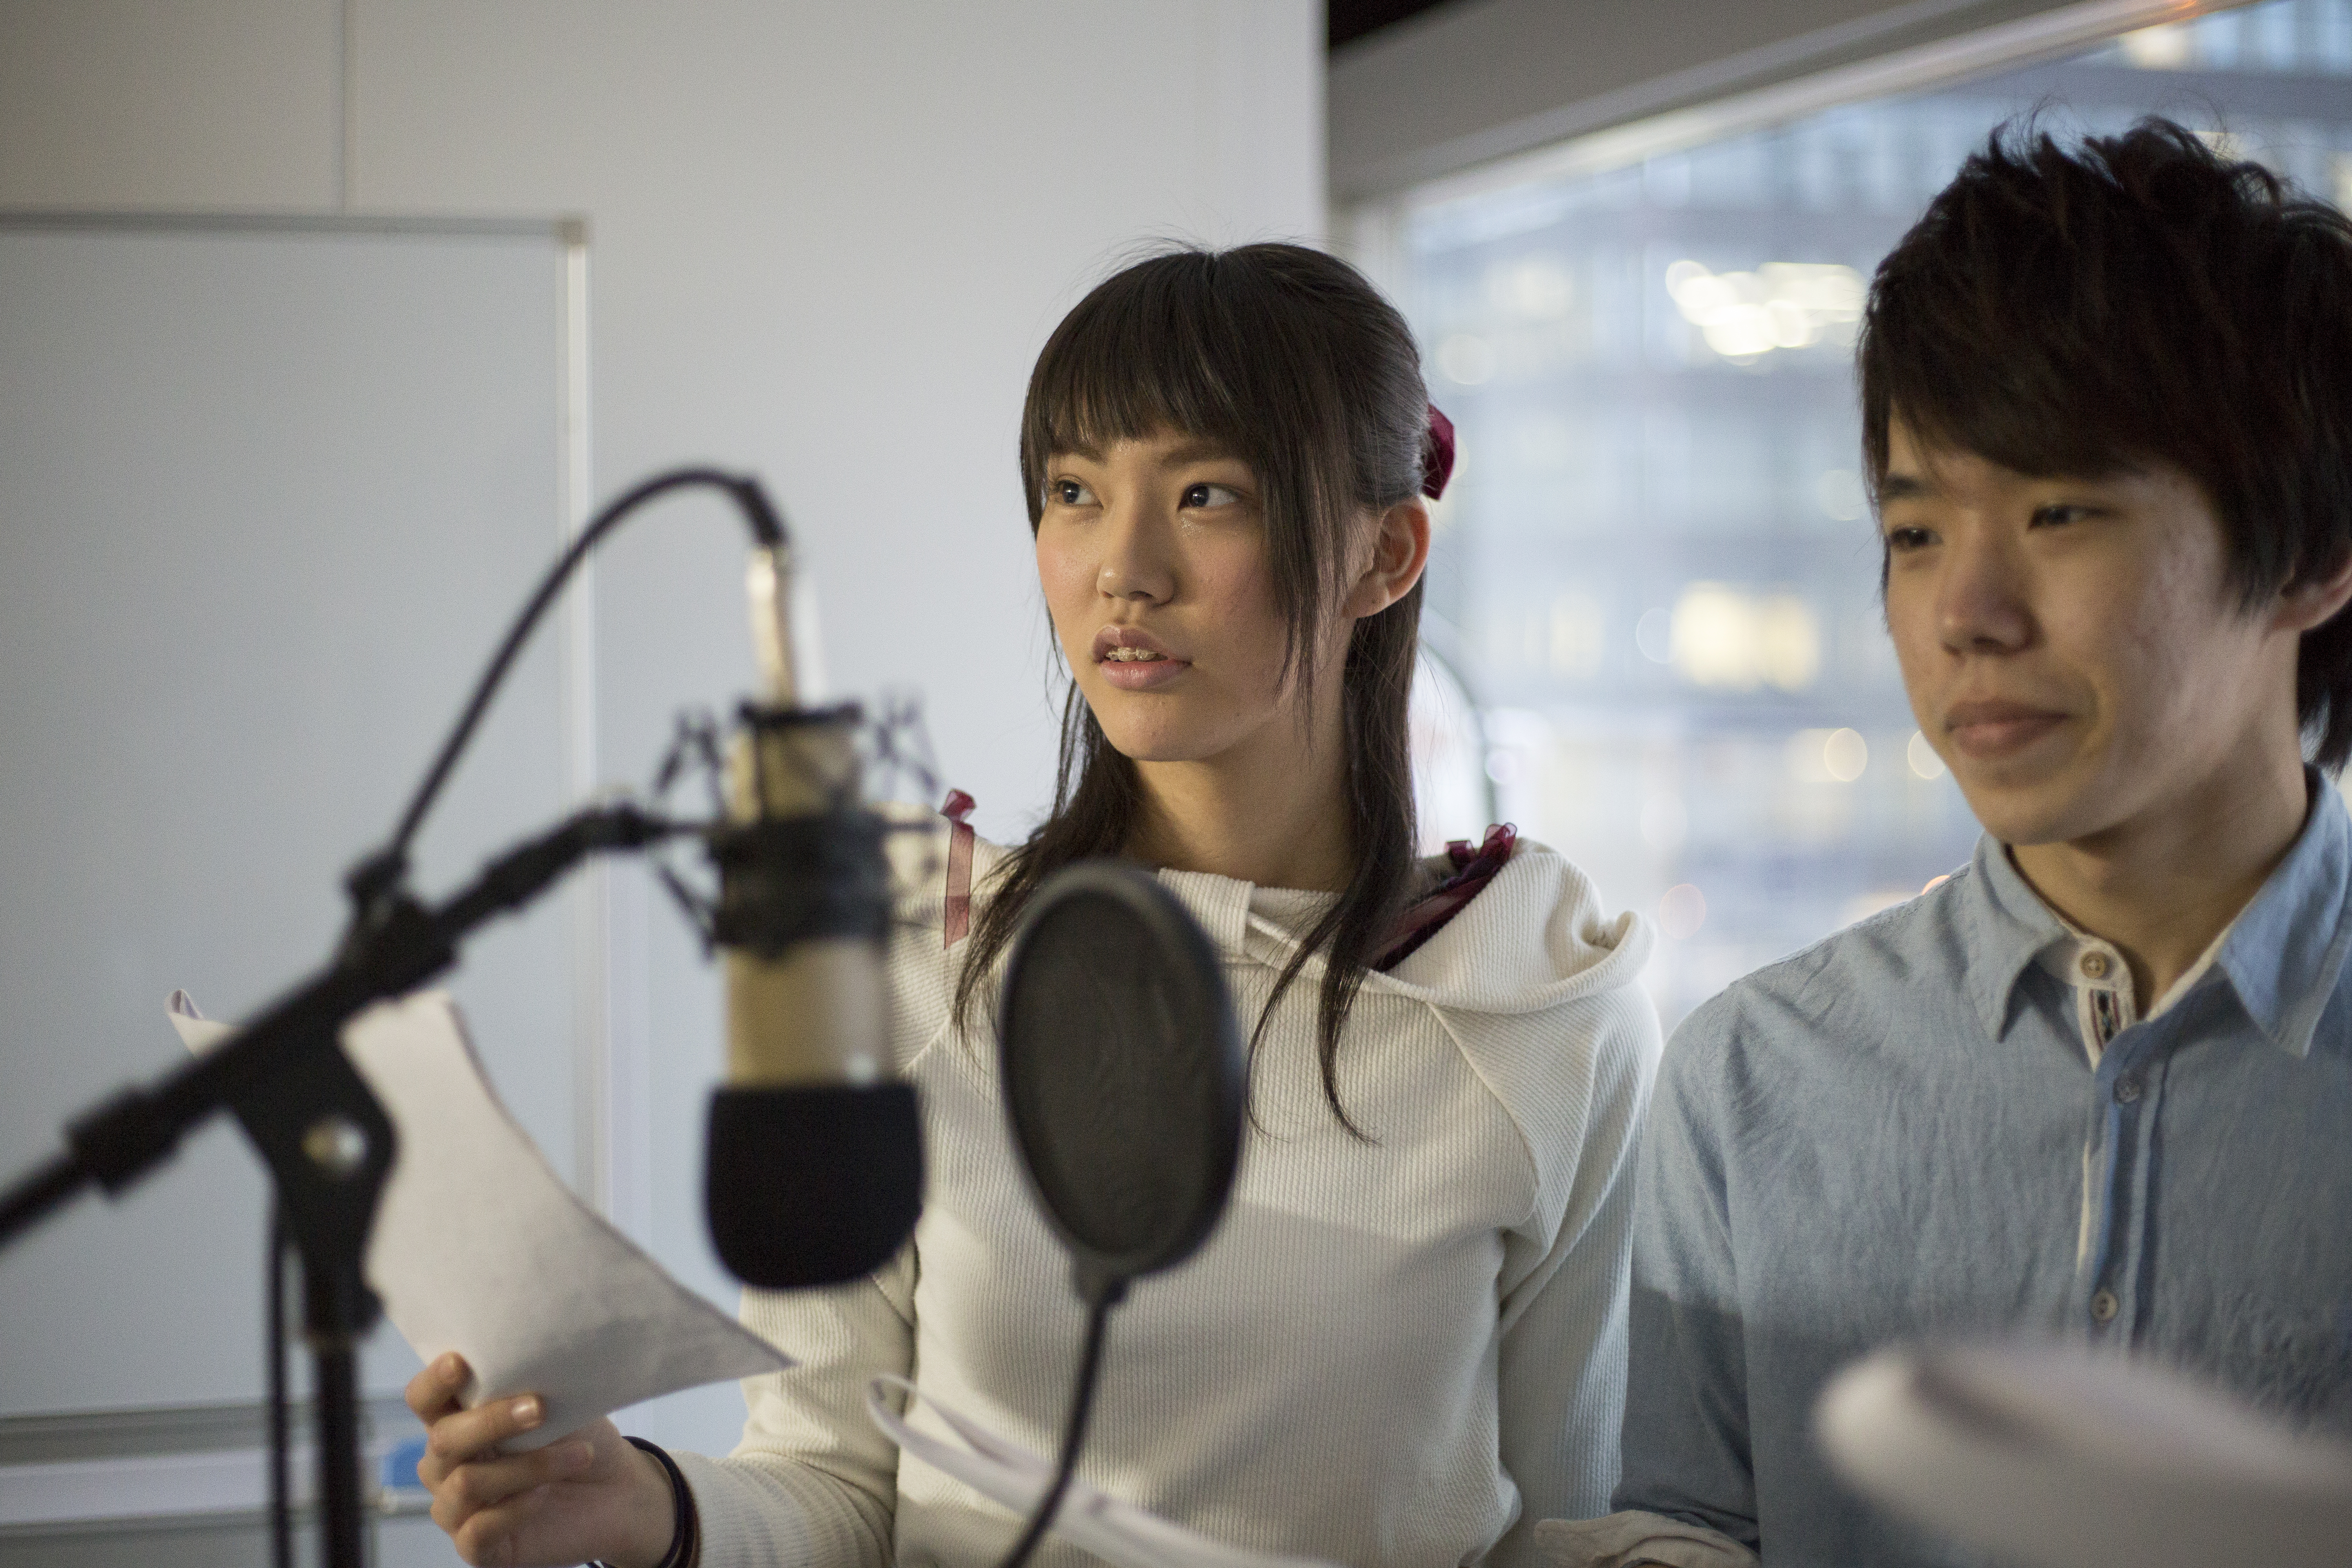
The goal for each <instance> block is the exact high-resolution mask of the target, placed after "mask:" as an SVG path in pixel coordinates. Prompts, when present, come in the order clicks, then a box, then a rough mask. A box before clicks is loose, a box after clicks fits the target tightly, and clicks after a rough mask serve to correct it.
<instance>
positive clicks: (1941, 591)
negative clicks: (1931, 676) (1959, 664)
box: [1936, 528, 2033, 653]
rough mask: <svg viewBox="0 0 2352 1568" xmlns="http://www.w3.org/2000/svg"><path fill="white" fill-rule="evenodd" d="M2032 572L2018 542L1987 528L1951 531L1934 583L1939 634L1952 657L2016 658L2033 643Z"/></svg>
mask: <svg viewBox="0 0 2352 1568" xmlns="http://www.w3.org/2000/svg"><path fill="white" fill-rule="evenodd" d="M2028 575H2029V573H2028V569H2027V566H2026V563H2025V561H2024V560H2023V558H2022V554H2021V552H2020V551H2019V550H2018V549H2017V547H2016V545H2015V543H2014V542H2012V541H2011V540H2008V539H2006V538H2004V537H2002V536H2001V535H2000V533H1999V532H1998V531H1995V530H1992V529H1989V528H1964V529H1956V530H1954V531H1953V537H1952V538H1951V540H1950V542H1949V543H1948V545H1947V546H1946V549H1945V552H1944V562H1943V570H1942V572H1941V573H1940V574H1938V578H1937V584H1936V630H1937V636H1938V637H1940V638H1941V640H1942V642H1943V645H1944V647H1945V648H1946V649H1947V650H1948V651H1949V652H1952V653H2012V652H2015V651H2016V650H2017V649H2019V648H2021V647H2024V646H2025V645H2026V644H2027V643H2028V642H2030V641H2031V640H2032V636H2033V616H2032V609H2031V607H2030V605H2029V600H2028V594H2027V587H2028V583H2027V578H2028Z"/></svg>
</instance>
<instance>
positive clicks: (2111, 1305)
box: [2091, 1290, 2116, 1323]
mask: <svg viewBox="0 0 2352 1568" xmlns="http://www.w3.org/2000/svg"><path fill="white" fill-rule="evenodd" d="M2091 1321H2093V1322H2095V1323H2112V1322H2114V1321H2116V1293H2115V1292H2114V1291H2113V1290H2101V1291H2098V1292H2096V1293H2095V1294H2094V1295H2093V1296H2092V1297H2091Z"/></svg>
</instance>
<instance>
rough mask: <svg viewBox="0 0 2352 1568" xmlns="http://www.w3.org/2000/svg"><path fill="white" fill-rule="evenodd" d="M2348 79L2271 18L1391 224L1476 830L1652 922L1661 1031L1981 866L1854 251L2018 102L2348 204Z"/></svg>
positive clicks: (2351, 177) (1817, 117)
mask: <svg viewBox="0 0 2352 1568" xmlns="http://www.w3.org/2000/svg"><path fill="white" fill-rule="evenodd" d="M2347 76H2352V0H2267V3H2264V4H2259V5H2249V6H2246V7H2244V8H2242V9H2240V10H2235V11H2229V12H2223V13H2220V14H2217V15H2213V16H2205V17H2202V18H2200V19H2198V20H2195V21H2191V22H2187V23H2182V24H2177V25H2173V26H2164V27H2157V28H2150V29H2147V30H2146V31H2143V32H2138V33H2134V34H2131V35H2128V36H2126V37H2122V38H2119V39H2116V40H2115V41H2113V42H2110V43H2108V44H2106V45H2105V46H2103V47H2099V48H2096V49H2094V50H2092V51H2090V52H2088V53H2086V54H2083V55H2080V56H2078V57H2076V58H2071V59H2066V60H2063V61H2059V62H2055V63H2045V64H2038V65H2033V66H2030V67H2026V68H2016V69H2011V70H2008V71H2006V72H2004V73H2003V74H2000V75H1999V76H1994V77H1989V78H1983V79H1977V80H1974V81H1969V82H1965V83H1960V84H1956V85H1947V86H1942V87H1938V88H1937V89H1934V90H1930V91H1926V92H1921V93H1917V94H1914V95H1911V96H1906V97H1900V98H1894V99H1885V100H1875V101H1871V102H1864V103H1853V104H1848V105H1844V106H1842V107H1837V108H1833V109H1829V110H1823V111H1821V112H1817V113H1815V114H1813V115H1811V117H1810V118H1808V119H1804V120H1801V121H1796V122H1794V123H1790V124H1786V125H1782V126H1779V127H1776V128H1772V129H1769V130H1763V131H1757V132H1748V133H1743V134H1738V135H1735V136H1731V137H1729V138H1727V139H1724V140H1719V141H1717V142H1711V143H1708V144H1705V145H1699V146H1692V147H1687V148H1683V149H1680V150H1676V151H1672V152H1665V153H1657V154H1655V155H1653V156H1650V157H1648V158H1647V159H1646V160H1645V161H1643V162H1640V163H1633V164H1631V165H1629V166H1623V167H1618V168H1614V169H1611V170H1608V171H1606V172H1603V173H1598V174H1585V175H1581V176H1579V177H1574V178H1554V179H1550V180H1545V181H1539V182H1536V183H1530V184H1520V185H1517V186H1514V187H1507V188H1490V189H1486V190H1483V191H1479V192H1477V193H1475V194H1472V195H1460V196H1454V197H1448V198H1444V199H1437V198H1428V199H1423V200H1421V201H1419V202H1415V203H1408V204H1407V205H1406V207H1405V208H1404V211H1403V216H1402V229H1401V249H1402V260H1401V265H1402V279H1401V280H1400V282H1401V302H1402V304H1403V305H1404V307H1405V309H1406V310H1407V313H1408V314H1409V315H1410V316H1411V317H1412V321H1413V324H1414V328H1415V331H1417V333H1418V334H1419V335H1420V337H1421V340H1422V343H1423V351H1424V353H1425V354H1426V356H1427V360H1428V363H1429V367H1430V382H1431V388H1432V393H1433V396H1434V397H1435V398H1436V400H1437V402H1438V404H1439V405H1440V406H1441V407H1444V409H1446V411H1447V412H1448V413H1449V414H1451V415H1453V416H1454V419H1455V421H1456V423H1457V425H1458V426H1460V427H1461V431H1462V466H1461V469H1460V474H1459V478H1458V479H1457V481H1456V488H1455V489H1454V491H1453V492H1452V493H1451V494H1449V496H1448V497H1447V499H1446V500H1445V501H1444V503H1443V504H1442V505H1441V507H1440V508H1439V514H1440V515H1439V520H1438V524H1439V525H1438V535H1437V543H1436V548H1435V552H1434V556H1433V565H1432V569H1431V574H1430V586H1429V609H1430V613H1431V619H1432V625H1433V634H1432V640H1433V643H1434V644H1436V645H1437V646H1438V647H1440V649H1441V651H1442V652H1445V653H1447V654H1449V655H1450V656H1451V662H1452V663H1453V664H1454V666H1455V667H1456V668H1458V669H1459V670H1460V672H1461V679H1462V684H1463V685H1464V686H1465V687H1466V688H1467V689H1469V690H1470V691H1471V692H1473V693H1475V697H1476V700H1477V701H1478V702H1479V704H1481V705H1482V711H1481V713H1480V715H1479V717H1480V718H1482V719H1483V730H1484V735H1483V742H1482V743H1483V745H1484V747H1485V750H1486V759H1487V772H1488V773H1489V775H1490V776H1491V779H1492V782H1493V786H1494V788H1493V794H1494V796H1495V798H1496V806H1497V808H1498V809H1499V811H1500V813H1501V815H1502V816H1506V817H1507V818H1509V819H1511V820H1514V821H1516V822H1517V823H1518V824H1519V826H1520V827H1521V829H1522V831H1524V832H1525V833H1527V834H1528V835H1529V836H1531V837H1536V838H1538V839H1541V840H1543V841H1545V842H1547V843H1549V844H1551V845H1553V846H1555V847H1558V848H1559V849H1561V850H1562V851H1563V852H1565V853H1566V854H1567V855H1569V857H1570V858H1572V859H1574V860H1576V861H1578V862H1579V863H1580V864H1581V865H1582V866H1583V867H1584V868H1586V869H1587V870H1588V871H1590V872H1591V874H1592V875H1593V876H1594V878H1595V879H1597V880H1598V882H1599V883H1600V885H1601V890H1602V894H1603V896H1604V898H1605V899H1606V900H1608V901H1609V903H1610V904H1611V906H1612V908H1622V907H1625V906H1627V905H1631V906H1633V907H1634V908H1638V909H1640V910H1643V912H1644V913H1646V914H1648V915H1650V916H1651V917H1652V918H1653V919H1654V921H1656V922H1657V924H1658V926H1659V928H1660V931H1661V936H1662V940H1661V942H1660V944H1659V952H1658V955H1657V957H1656V958H1655V959H1654V961H1653V963H1652V964H1651V967H1650V970H1649V975H1650V983H1651V985H1652V988H1653V991H1654V994H1655V995H1656V997H1657V1000H1658V1003H1659V1005H1660V1008H1661V1011H1662V1012H1663V1014H1664V1018H1665V1021H1666V1024H1667V1026H1668V1027H1670V1028H1671V1027H1672V1026H1674V1025H1675V1023H1677V1022H1679V1021H1680V1019H1681V1018H1682V1016H1684V1015H1685V1014H1686V1013H1687V1012H1688V1011H1689V1010H1690V1009H1691V1008H1692V1007H1694V1006H1696V1005H1697V1004H1698V1003H1699V1002H1701V1001H1703V1000H1705V999H1706V997H1707V996H1709V995H1711V994H1714V993H1715V992H1717V990H1720V989H1721V988H1722V987H1723V986H1724V985H1725V984H1727V983H1729V982H1730V981H1731V980H1733V979H1735V978H1737V977H1738V975H1740V974H1743V973H1747V972H1748V970H1750V969H1753V968H1755V967H1757V966H1758V965H1759V964H1762V963H1769V962H1770V961H1772V960H1774V959H1776V958H1779V957H1780V956H1782V955H1784V954H1786V953H1789V952H1793V951H1795V950H1797V949H1799V948H1801V947H1803V946H1804V945H1806V944H1808V943H1810V942H1813V941H1816V940H1818V939H1819V938H1821V937H1822V936H1824V935H1826V934H1828V933H1829V932H1831V931H1835V930H1837V929H1838V928H1839V927H1841V926H1843V925H1845V924H1847V923H1848V922H1850V921H1854V920H1856V919H1858V918H1861V917H1863V916H1865V915H1867V914H1870V913H1872V912H1874V910H1879V909H1882V908H1885V907H1886V906H1887V905H1889V904H1892V903H1894V902H1896V901H1898V900H1902V899H1905V898H1908V897H1911V896H1914V895H1916V893H1917V892H1918V891H1919V890H1920V889H1921V887H1922V886H1923V885H1924V884H1925V883H1927V881H1928V880H1929V879H1931V878H1934V877H1937V876H1938V875H1940V874H1942V873H1944V872H1947V871H1949V870H1951V869H1952V868H1955V867H1957V866H1959V865H1961V864H1963V863H1965V862H1966V860H1967V859H1968V858H1969V854H1970V852H1971V850H1972V848H1973V846H1974V844H1975V841H1976V837H1977V827H1976V824H1975V822H1974V820H1973V818H1972V817H1971V816H1969V810H1968V806H1967V804H1966V803H1965V802H1964V801H1963V800H1962V799H1961V797H1960V795H1959V792H1958V789H1957V788H1956V787H1955V786H1954V785H1953V784H1952V782H1951V780H1950V779H1949V778H1948V776H1947V775H1946V774H1945V773H1944V771H1943V769H1942V766H1941V764H1940V763H1938V762H1937V759H1936V757H1935V754H1934V752H1932V751H1931V750H1930V749H1929V748H1928V747H1927V744H1926V742H1924V741H1923V740H1922V739H1921V738H1920V737H1919V735H1918V733H1917V731H1916V729H1915V728H1914V726H1913V722H1912V719H1911V715H1910V712H1909V709H1908V707H1907V705H1906V701H1905V700H1904V695H1903V689H1902V684H1901V681H1900V679H1899V678H1898V675H1897V672H1896V669H1895V661H1894V656H1893V653H1892V651H1891V649H1890V648H1889V647H1888V644H1887V640H1886V636H1885V629H1884V626H1883V624H1882V621H1881V616H1880V612H1879V605H1878V571H1879V557H1878V548H1877V542H1876V535H1875V533H1874V529H1873V526H1872V523H1871V521H1870V519H1869V515H1868V512H1869V507H1868V500H1867V497H1866V495H1865V493H1864V484H1863V480H1862V476H1861V474H1860V472H1859V471H1858V470H1859V467H1860V453H1859V447H1860V427H1859V420H1858V417H1857V414H1856V408H1855V401H1854V390H1853V374H1852V363H1851V361H1852V349H1853V338H1854V332H1855V328H1856V324H1857V322H1858V320H1859V317H1860V313H1861V307H1862V302H1863V298H1864V290H1865V289H1866V288H1867V286H1868V281H1869V279H1870V276H1871V273H1872V270H1873V268H1874V267H1875V266H1876V265H1877V263H1878V260H1879V258H1881V257H1882V256H1884V255H1885V253H1886V251H1887V250H1888V249H1889V248H1891V247H1893V245H1894V244H1895V241H1896V240H1897V239H1898V238H1899V237H1901V236H1902V234H1903V232H1904V231H1905V230H1906V228H1907V227H1908V226H1910V224H1911V223H1912V221H1913V220H1914V219H1915V218H1916V216H1918V214H1919V212H1920V210H1921V209H1922V208H1923V207H1924V206H1925V205H1926V204H1927V200H1928V199H1929V197H1931V196H1932V195H1934V194H1935V193H1936V191H1937V190H1938V189H1939V188H1941V187H1942V186H1943V184H1945V183H1946V182H1947V181H1948V180H1949V179H1950V178H1951V176H1952V175H1953V174H1954V173H1956V172H1957V171H1958V167H1959V164H1960V163H1961V161H1962V160H1963V159H1964V158H1965V157H1966V156H1967V155H1968V153H1969V152H1970V151H1971V150H1972V149H1974V148H1975V147H1977V146H1979V145H1980V144H1981V143H1982V142H1983V141H1984V138H1985V136H1986V134H1987V133H1988V132H1990V130H1991V129H1992V127H1994V126H1995V125H1997V124H1999V123H2000V122H2001V121H2005V120H2007V119H2010V118H2011V117H2012V116H2014V115H2017V114H2020V113H2023V112H2027V111H2031V110H2035V109H2036V108H2037V107H2039V108H2040V109H2041V110H2042V112H2043V114H2044V115H2045V117H2046V119H2047V120H2048V121H2049V123H2050V124H2051V125H2052V126H2053V129H2058V130H2061V131H2062V132H2065V131H2069V130H2072V131H2076V132H2079V131H2081V130H2084V129H2088V130H2097V131H2107V130H2116V129H2121V128H2122V127H2124V126H2126V125H2127V124H2129V123H2130V122H2131V121H2134V120H2136V119H2137V118H2138V117H2139V116H2141V115H2143V114H2147V113H2151V112H2162V113H2167V114H2169V115H2171V116H2172V117H2174V118H2176V119H2179V120H2180V121H2182V122H2183V123H2185V124H2188V125H2189V126H2191V127H2192V128H2196V129H2199V130H2200V132H2203V133H2205V134H2209V135H2210V136H2212V137H2213V138H2215V139H2216V140H2217V141H2218V142H2221V143H2222V144H2223V145H2224V146H2225V147H2227V148H2229V149H2231V150H2233V151H2234V152H2235V153H2237V155H2240V156H2245V157H2253V158H2258V159H2260V160H2262V161H2263V162H2264V163H2268V164H2269V165H2271V166H2272V167H2273V168H2274V169H2275V170H2276V171H2277V172H2279V173H2280V174H2284V175H2286V176H2288V177H2290V178H2292V179H2293V180H2294V181H2295V182H2296V183H2297V184H2300V185H2302V186H2303V187H2304V188H2305V189H2306V190H2308V191H2311V192H2314V193H2316V194H2319V195H2328V196H2331V197H2332V198H2333V199H2335V200H2336V201H2338V202H2339V203H2342V202H2346V201H2347V200H2352V90H2347V81H2346V79H2347ZM1457 706H1458V705H1457ZM1431 711H1432V712H1433V713H1434V714H1438V715H1439V716H1440V717H1439V718H1433V719H1432V720H1430V721H1429V722H1428V726H1427V728H1426V731H1425V736H1424V739H1425V740H1430V739H1433V738H1434V739H1437V740H1442V739H1444V737H1445V736H1447V735H1451V736H1453V737H1454V746H1455V749H1456V750H1459V749H1460V747H1461V744H1462V742H1461V740H1460V736H1461V734H1462V732H1463V729H1464V726H1463V725H1462V723H1461V722H1460V721H1459V719H1458V718H1456V719H1454V720H1453V721H1450V723H1449V722H1441V719H1442V718H1443V716H1444V715H1445V714H1446V713H1448V712H1451V711H1452V710H1448V709H1446V708H1445V707H1444V705H1443V704H1433V705H1432V709H1431ZM1473 754H1474V755H1475V752H1474V753H1473ZM1425 798H1427V800H1428V802H1429V806H1428V809H1429V811H1430V815H1431V816H1433V818H1436V819H1438V820H1437V821H1436V822H1435V823H1433V826H1435V827H1436V828H1437V829H1438V831H1437V832H1436V833H1434V834H1433V837H1446V836H1448V835H1449V834H1451V835H1455V836H1458V835H1460V834H1462V833H1464V832H1468V831H1471V827H1472V821H1473V819H1474V818H1475V816H1476V815H1477V814H1478V812H1479V811H1480V810H1482V809H1483V808H1484V805H1485V802H1484V800H1483V799H1479V798H1477V795H1476V792H1475V790H1471V789H1465V787H1464V786H1463V785H1462V784H1460V782H1459V781H1458V779H1457V780H1455V781H1454V782H1453V783H1451V784H1445V785H1444V787H1443V788H1433V790H1432V792H1431V793H1429V794H1428V795H1427V796H1426V797H1425ZM1465 814H1466V815H1465Z"/></svg>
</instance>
